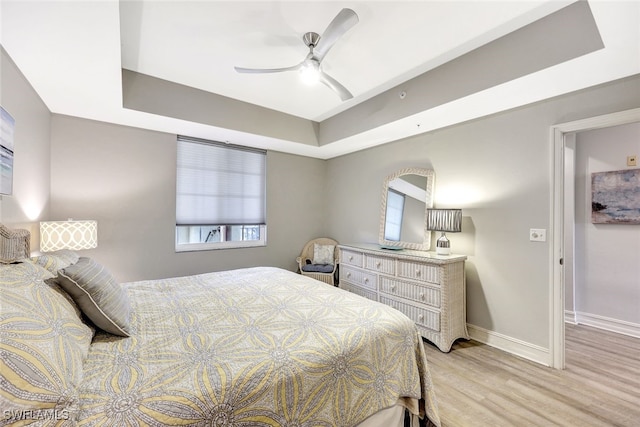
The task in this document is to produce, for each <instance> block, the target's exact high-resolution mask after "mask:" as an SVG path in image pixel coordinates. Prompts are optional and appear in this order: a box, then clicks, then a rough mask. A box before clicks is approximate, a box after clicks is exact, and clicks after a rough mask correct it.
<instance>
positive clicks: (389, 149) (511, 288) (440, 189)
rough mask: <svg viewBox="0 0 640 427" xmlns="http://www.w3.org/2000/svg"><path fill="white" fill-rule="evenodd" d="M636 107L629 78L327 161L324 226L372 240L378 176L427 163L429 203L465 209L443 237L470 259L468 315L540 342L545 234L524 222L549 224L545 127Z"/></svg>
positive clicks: (546, 275)
mask: <svg viewBox="0 0 640 427" xmlns="http://www.w3.org/2000/svg"><path fill="white" fill-rule="evenodd" d="M639 106H640V78H638V77H637V76H636V77H634V78H629V79H625V80H622V81H617V82H614V83H611V84H608V85H604V86H600V87H595V88H591V89H588V90H584V91H580V92H577V93H573V94H570V95H566V96H563V97H558V98H555V99H552V100H548V101H544V102H540V103H536V104H533V105H530V106H526V107H522V108H519V109H515V110H511V111H508V112H504V113H501V114H495V115H493V116H490V117H486V118H482V119H478V120H474V121H471V122H468V123H463V124H460V125H456V126H452V127H449V128H445V129H441V130H438V131H434V132H429V133H427V134H423V135H419V136H415V137H412V138H408V139H405V140H401V141H397V142H394V143H390V144H386V145H383V146H380V147H376V148H372V149H369V150H365V151H361V152H357V153H354V154H350V155H346V156H342V157H339V158H335V159H331V160H329V166H328V174H327V182H328V186H329V188H330V189H331V190H330V191H331V198H332V204H331V209H329V212H328V214H327V218H328V221H329V228H328V230H329V231H328V233H329V234H332V235H333V236H334V237H336V238H337V239H339V240H340V241H342V242H377V236H378V223H379V214H380V209H379V205H380V198H381V187H382V182H383V180H384V177H385V176H386V175H387V174H389V173H391V172H393V171H395V170H396V169H399V168H401V167H409V166H417V167H427V168H429V167H431V168H433V169H434V170H435V173H436V180H435V182H436V184H435V206H436V207H460V208H462V209H463V216H464V220H463V231H462V233H457V234H455V233H449V234H448V237H449V239H450V240H451V246H452V251H453V252H455V253H460V254H465V255H467V256H468V257H469V258H468V263H467V316H468V322H469V323H471V324H472V325H475V326H478V327H480V328H484V329H486V330H488V331H492V332H495V333H497V334H503V335H505V336H507V337H511V338H513V339H516V340H521V341H524V342H526V343H530V344H532V345H537V346H540V347H542V348H548V346H549V344H548V340H549V328H550V325H549V306H550V301H549V288H550V271H549V262H550V248H551V243H552V236H551V235H550V234H548V236H547V242H546V243H540V242H530V241H529V229H530V228H545V229H547V230H549V227H550V218H551V200H552V183H551V177H552V164H553V162H552V160H553V155H552V152H551V137H550V127H551V126H552V125H554V124H558V123H564V122H569V121H573V120H577V119H580V118H586V117H593V116H597V115H601V114H606V113H610V112H615V111H621V110H626V109H630V108H636V107H639ZM432 245H433V240H432Z"/></svg>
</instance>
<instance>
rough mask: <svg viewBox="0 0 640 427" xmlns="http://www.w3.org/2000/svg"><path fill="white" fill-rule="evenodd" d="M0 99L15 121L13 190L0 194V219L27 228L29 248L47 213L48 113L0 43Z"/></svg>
mask: <svg viewBox="0 0 640 427" xmlns="http://www.w3.org/2000/svg"><path fill="white" fill-rule="evenodd" d="M0 69H1V70H2V72H1V73H0V76H1V79H0V80H1V83H0V84H1V86H0V102H1V103H2V107H3V108H4V109H5V110H7V112H9V114H11V116H12V117H13V118H14V120H15V121H16V125H15V135H14V170H13V194H12V195H10V196H6V195H3V196H0V222H2V223H3V224H5V225H7V226H9V227H12V228H26V229H28V230H29V231H31V249H32V250H37V249H38V248H39V246H40V231H39V228H38V222H37V221H39V220H41V219H46V218H47V217H48V215H49V200H50V196H49V126H50V120H51V114H50V113H49V109H48V108H47V107H46V105H45V104H44V103H43V102H42V100H41V99H40V97H39V96H38V94H37V93H36V92H35V91H34V90H33V88H32V87H31V85H30V84H29V82H28V81H27V80H26V79H25V78H24V76H23V75H22V73H21V72H20V71H19V70H18V68H17V67H16V65H15V64H14V63H13V61H12V60H11V58H10V57H9V56H8V55H7V53H6V52H5V50H4V49H3V48H1V47H0Z"/></svg>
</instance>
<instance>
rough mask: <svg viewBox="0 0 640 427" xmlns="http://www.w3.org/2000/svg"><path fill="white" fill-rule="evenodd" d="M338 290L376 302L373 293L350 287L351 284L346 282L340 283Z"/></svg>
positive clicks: (375, 294) (376, 299)
mask: <svg viewBox="0 0 640 427" xmlns="http://www.w3.org/2000/svg"><path fill="white" fill-rule="evenodd" d="M340 289H344V290H345V291H349V292H351V293H354V294H356V295H360V296H361V297H365V298H367V299H370V300H373V301H378V294H377V293H376V292H375V291H371V290H369V289H365V288H361V287H360V286H356V285H352V284H351V283H348V282H342V283H340Z"/></svg>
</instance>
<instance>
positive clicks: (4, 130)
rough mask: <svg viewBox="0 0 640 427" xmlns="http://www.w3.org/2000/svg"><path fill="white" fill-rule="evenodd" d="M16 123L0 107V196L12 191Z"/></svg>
mask: <svg viewBox="0 0 640 427" xmlns="http://www.w3.org/2000/svg"><path fill="white" fill-rule="evenodd" d="M15 126H16V122H15V120H14V119H13V117H11V115H10V114H9V113H8V112H7V110H5V109H4V108H2V107H0V194H11V193H12V190H13V132H14V129H15Z"/></svg>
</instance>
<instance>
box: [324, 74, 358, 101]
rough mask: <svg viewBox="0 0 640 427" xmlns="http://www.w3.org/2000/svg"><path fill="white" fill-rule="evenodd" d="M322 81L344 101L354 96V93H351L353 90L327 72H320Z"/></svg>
mask: <svg viewBox="0 0 640 427" xmlns="http://www.w3.org/2000/svg"><path fill="white" fill-rule="evenodd" d="M320 82H321V83H322V84H324V85H325V86H327V87H328V88H329V89H331V90H332V91H334V92H335V93H337V94H338V95H339V96H340V99H342V100H343V101H346V100H348V99H351V98H353V95H351V92H349V91H348V90H347V88H346V87H344V86H342V85H341V84H340V83H338V81H337V80H336V79H334V78H333V77H331V76H330V75H328V74H327V73H325V72H320Z"/></svg>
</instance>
